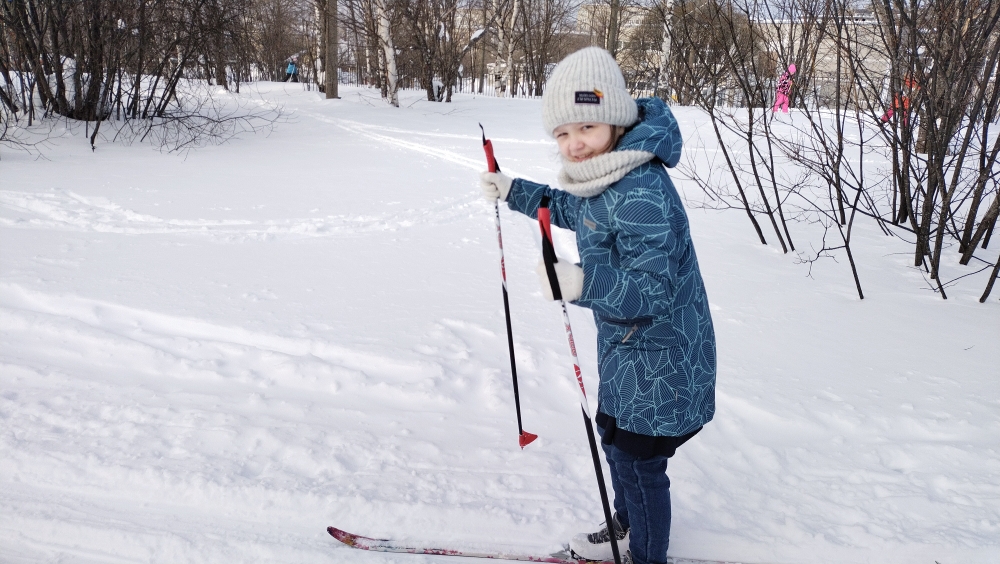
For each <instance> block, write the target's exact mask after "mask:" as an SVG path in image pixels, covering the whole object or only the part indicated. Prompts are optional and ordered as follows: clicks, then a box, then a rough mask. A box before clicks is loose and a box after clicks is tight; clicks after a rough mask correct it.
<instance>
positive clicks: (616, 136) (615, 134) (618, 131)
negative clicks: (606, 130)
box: [601, 125, 625, 154]
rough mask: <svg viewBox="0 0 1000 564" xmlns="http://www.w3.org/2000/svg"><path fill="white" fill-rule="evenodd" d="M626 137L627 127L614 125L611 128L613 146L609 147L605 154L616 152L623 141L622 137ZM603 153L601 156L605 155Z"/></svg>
mask: <svg viewBox="0 0 1000 564" xmlns="http://www.w3.org/2000/svg"><path fill="white" fill-rule="evenodd" d="M624 136H625V126H623V125H612V126H611V145H610V146H609V147H608V149H607V150H606V151H604V153H610V152H611V151H614V150H615V147H617V146H618V142H619V141H621V139H622V137H624ZM604 153H601V154H604Z"/></svg>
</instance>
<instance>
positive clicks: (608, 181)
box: [559, 151, 656, 198]
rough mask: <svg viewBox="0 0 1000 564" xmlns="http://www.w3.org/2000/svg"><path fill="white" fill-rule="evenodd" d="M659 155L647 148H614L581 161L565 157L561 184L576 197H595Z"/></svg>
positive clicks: (560, 177) (560, 175)
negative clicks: (576, 161)
mask: <svg viewBox="0 0 1000 564" xmlns="http://www.w3.org/2000/svg"><path fill="white" fill-rule="evenodd" d="M655 156H656V155H654V154H653V153H649V152H646V151H611V152H610V153H604V154H603V155H597V156H596V157H593V158H590V159H587V160H585V161H583V162H579V163H574V162H570V161H567V160H565V159H563V168H562V170H561V171H559V184H560V185H561V186H562V188H563V190H565V191H567V192H569V193H570V194H573V195H574V196H579V197H581V198H591V197H593V196H596V195H598V194H600V193H601V192H603V191H605V190H606V189H607V188H608V186H611V185H612V184H614V183H615V182H618V181H619V180H621V179H622V178H624V177H625V175H626V174H628V173H629V171H630V170H632V169H633V168H635V167H637V166H639V165H641V164H644V163H647V162H649V161H651V160H653V158H654V157H655Z"/></svg>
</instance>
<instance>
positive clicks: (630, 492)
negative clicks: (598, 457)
mask: <svg viewBox="0 0 1000 564" xmlns="http://www.w3.org/2000/svg"><path fill="white" fill-rule="evenodd" d="M601 446H602V447H604V455H605V458H606V459H607V461H608V466H610V467H611V487H612V488H613V489H614V491H615V511H617V512H618V519H619V521H620V522H621V524H622V525H623V526H626V527H631V531H630V533H629V534H630V535H631V539H630V540H629V546H628V547H624V546H623V547H621V552H622V553H623V554H624V552H625V549H626V548H628V549H630V550H631V551H632V561H633V562H635V564H666V562H667V547H668V546H669V545H670V478H668V477H667V461H668V460H670V459H669V458H667V457H666V456H651V457H649V458H637V457H635V456H633V455H631V454H629V453H627V452H625V451H623V450H621V449H619V448H618V447H616V446H615V445H613V444H611V445H606V444H603V443H602V444H601Z"/></svg>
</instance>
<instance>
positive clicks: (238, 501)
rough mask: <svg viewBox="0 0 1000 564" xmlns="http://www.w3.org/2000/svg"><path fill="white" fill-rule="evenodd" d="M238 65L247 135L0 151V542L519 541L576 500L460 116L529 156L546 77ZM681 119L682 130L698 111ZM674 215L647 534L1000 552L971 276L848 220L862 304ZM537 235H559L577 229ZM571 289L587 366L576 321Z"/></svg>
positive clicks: (847, 548) (180, 546) (563, 402)
mask: <svg viewBox="0 0 1000 564" xmlns="http://www.w3.org/2000/svg"><path fill="white" fill-rule="evenodd" d="M257 88H259V90H260V92H259V93H260V95H262V96H264V97H265V98H266V99H268V100H272V101H275V102H278V103H280V104H282V105H283V106H284V108H285V110H286V115H289V116H291V117H290V119H289V120H288V121H287V122H284V123H281V124H278V126H277V127H276V128H275V130H274V131H273V132H272V133H271V134H270V135H267V136H265V135H257V136H253V135H244V136H243V137H241V138H239V139H235V140H232V141H231V142H229V143H227V144H224V145H221V146H212V147H206V148H202V149H197V150H193V151H190V152H188V153H186V154H180V155H178V154H171V153H165V152H160V151H156V150H154V149H151V148H150V147H149V146H148V145H134V146H122V145H120V144H115V143H112V142H110V141H105V142H103V143H101V142H100V141H99V142H98V144H97V150H96V152H93V153H92V152H91V151H90V148H89V146H88V144H87V142H86V141H85V140H84V139H83V134H82V132H79V131H77V132H69V131H65V130H63V129H57V130H56V133H59V134H60V136H58V137H57V138H55V139H53V140H52V141H51V142H50V143H49V144H48V146H47V147H46V148H45V149H44V150H43V151H44V152H43V157H42V158H36V156H35V155H30V154H27V153H24V152H14V151H11V150H8V149H3V153H2V157H3V160H2V161H0V237H2V239H0V241H2V243H0V244H2V247H0V249H2V260H0V363H2V364H0V418H2V424H0V451H2V453H3V454H2V456H0V561H3V562H5V563H20V562H80V563H98V562H100V563H103V562H358V563H388V562H400V563H407V564H409V563H413V564H416V563H420V562H424V563H437V562H447V561H448V559H447V558H445V557H433V556H411V555H391V554H379V553H366V552H361V551H356V550H353V549H350V548H346V547H343V546H339V545H338V543H336V541H334V540H333V539H332V538H330V537H329V536H328V535H327V534H326V532H325V527H326V526H327V525H336V526H338V527H340V528H343V529H345V530H347V531H351V532H354V533H358V534H362V535H366V536H373V537H391V538H394V539H397V540H402V541H410V542H415V543H423V544H425V545H439V546H445V545H447V546H453V547H459V548H464V549H476V548H489V549H505V550H509V551H513V552H521V553H545V552H548V551H553V550H557V549H558V548H559V547H560V545H561V544H562V543H563V542H566V541H567V539H568V538H569V536H570V535H571V534H573V533H576V532H579V531H586V530H593V529H595V527H596V526H597V525H598V524H599V523H600V522H601V521H602V520H603V517H602V512H601V508H600V503H599V501H598V497H597V488H596V482H595V480H594V476H593V466H592V465H591V462H590V453H589V450H588V447H587V442H586V437H585V434H584V430H583V429H582V428H581V419H580V415H579V409H578V403H577V400H576V395H575V394H576V392H575V391H574V386H575V384H574V381H573V377H572V367H571V364H570V358H569V352H568V350H567V346H566V342H565V335H564V332H563V328H562V324H561V318H560V312H559V307H558V305H556V304H552V303H549V302H546V301H544V300H543V299H542V297H541V292H540V290H539V285H538V281H537V278H536V276H535V274H534V266H535V264H536V262H537V260H538V255H539V253H538V250H537V245H536V242H535V230H536V226H535V225H534V224H533V222H531V221H530V220H527V219H526V218H523V217H521V216H518V215H515V214H513V213H511V212H509V211H508V210H505V209H504V210H501V214H502V222H503V229H504V232H503V236H504V244H505V253H506V260H507V275H508V281H509V290H510V300H511V310H512V315H513V320H514V336H515V340H516V349H517V360H518V375H519V382H520V389H521V394H522V397H521V404H522V409H523V414H524V426H525V429H526V430H528V431H531V432H534V433H537V434H538V435H539V439H538V440H537V441H536V442H535V443H533V444H531V445H529V446H528V447H527V448H526V449H524V450H523V451H522V450H520V449H519V448H518V447H517V436H516V423H515V419H514V407H513V396H512V393H511V384H510V374H509V365H508V358H507V347H506V337H505V328H504V317H503V305H502V298H501V291H500V280H499V265H498V264H497V263H498V252H497V249H496V238H495V233H494V227H493V220H492V208H491V206H489V205H488V204H487V203H485V202H483V201H482V200H481V198H480V197H479V195H478V183H477V172H478V171H479V170H481V169H482V168H483V163H484V160H483V154H482V148H481V144H480V138H479V128H478V126H477V123H478V122H482V123H483V125H484V126H485V128H486V133H487V135H489V136H491V137H492V139H493V142H494V146H495V148H496V152H497V158H498V159H499V161H500V164H501V166H502V167H503V169H504V171H505V172H508V173H511V174H516V175H523V176H527V177H530V178H532V179H535V180H538V181H543V182H553V181H554V180H555V174H556V172H557V169H558V165H557V159H556V151H555V147H554V145H553V144H552V142H551V141H550V140H548V139H547V138H546V136H545V135H544V134H543V132H542V131H541V127H540V119H539V117H540V107H539V102H538V101H537V100H523V99H516V100H507V99H496V98H492V97H473V96H469V95H462V94H456V95H455V102H454V103H452V104H438V103H430V102H426V101H421V98H422V97H423V96H424V94H423V93H422V92H411V91H406V92H401V101H400V102H401V108H399V109H397V108H390V107H388V106H386V105H385V104H384V103H383V102H381V101H380V100H379V99H378V93H377V91H372V90H367V89H357V88H351V87H347V86H342V87H341V88H342V90H341V94H342V96H343V99H342V100H340V101H327V100H323V99H321V98H320V97H318V96H317V95H316V94H315V93H310V92H305V91H302V90H301V89H300V87H299V86H297V85H289V84H269V83H263V84H260V85H258V86H257ZM677 115H678V118H679V120H680V122H681V127H682V131H683V132H684V133H685V135H690V136H694V135H696V133H694V132H696V131H699V130H704V129H705V128H706V124H705V123H704V120H703V118H702V117H700V114H699V113H698V112H697V111H695V110H693V109H686V108H680V109H678V110H677ZM102 131H103V130H102ZM690 146H696V144H694V143H691V145H690ZM705 151H707V150H705ZM698 158H705V159H707V157H698V156H697V154H695V159H698ZM704 162H708V161H707V160H705V161H704ZM679 184H680V185H681V187H682V188H683V189H684V190H686V191H688V192H689V193H688V196H689V197H690V198H691V199H692V201H694V200H697V199H698V198H699V194H698V193H696V190H697V189H695V188H693V186H691V185H689V184H687V183H684V182H679ZM689 213H690V218H691V224H692V231H693V237H694V240H695V244H696V247H697V251H698V254H699V260H700V262H701V268H702V272H703V275H704V278H705V281H706V284H707V287H708V291H709V297H710V299H711V302H712V308H713V315H714V320H715V327H716V331H717V334H718V340H719V379H718V412H717V415H716V419H715V420H714V421H713V422H711V423H710V424H709V425H708V426H706V427H705V429H704V430H703V431H702V432H701V433H700V434H699V435H698V436H697V437H696V438H695V439H694V440H692V441H691V442H690V443H688V444H686V445H685V446H684V447H682V448H681V449H680V450H679V451H678V454H677V455H676V456H675V457H674V458H673V459H672V460H671V463H670V469H669V474H670V478H671V481H672V483H673V488H672V492H673V508H674V517H673V528H672V541H671V552H670V553H671V555H672V556H674V557H686V558H705V559H725V560H731V561H739V562H744V563H789V564H792V563H803V564H804V563H827V562H830V563H841V562H842V563H848V562H850V563H869V562H871V563H875V562H878V563H880V564H896V563H899V564H902V563H904V562H906V563H910V562H927V563H931V562H939V563H940V564H952V563H954V564H976V563H995V562H997V561H1000V440H998V437H1000V400H998V398H1000V394H998V392H1000V388H998V384H997V366H998V360H1000V353H998V347H997V343H998V342H1000V340H998V337H1000V321H998V320H1000V316H998V308H1000V304H998V300H997V299H996V296H994V297H993V298H991V299H990V300H989V301H988V302H987V303H985V304H979V303H977V299H978V296H979V295H980V293H981V292H982V288H983V287H984V286H985V276H986V274H985V273H982V274H979V275H976V276H970V277H969V278H966V279H963V280H962V281H961V283H960V284H959V285H957V286H954V287H952V288H950V289H949V299H948V300H947V301H945V300H942V299H940V297H938V296H937V295H936V294H934V293H933V292H931V291H929V290H928V289H927V282H926V281H925V280H924V278H923V277H922V276H921V275H920V274H919V273H918V272H916V271H915V270H913V269H912V268H908V267H907V265H908V263H909V261H910V260H911V259H910V255H909V247H908V246H907V245H906V244H904V243H903V242H901V241H899V240H896V239H890V238H886V237H884V236H882V235H881V234H880V232H879V231H878V230H877V229H875V228H874V227H872V226H870V225H867V226H861V227H860V228H858V229H857V230H856V233H855V245H856V246H855V252H856V255H857V256H856V258H857V260H858V262H859V269H860V275H861V279H862V283H864V284H865V290H866V297H867V299H865V300H863V301H861V300H858V299H857V295H856V292H855V290H854V286H853V280H852V279H851V275H850V271H849V269H848V267H847V265H846V262H844V261H842V262H841V263H840V264H838V263H835V262H833V261H823V262H820V263H818V264H817V265H816V266H815V267H814V268H813V271H812V277H809V276H807V272H808V269H807V267H805V266H803V265H801V264H796V262H795V260H794V257H793V256H791V255H782V254H781V253H780V250H779V249H776V248H775V247H774V246H762V245H760V244H759V243H757V242H756V237H755V235H754V233H753V231H752V228H751V227H750V224H749V222H748V221H747V219H746V216H745V215H744V214H742V213H740V212H720V211H711V210H705V209H700V208H692V209H691V210H690V211H689ZM793 229H800V230H803V229H806V227H805V226H798V227H794V226H793ZM799 233H800V237H799V239H804V238H805V235H804V234H802V233H803V232H802V231H799ZM556 243H557V246H558V249H557V250H558V251H559V253H560V254H561V255H564V256H567V257H572V256H573V255H574V250H573V239H572V235H571V234H569V233H567V232H557V241H556ZM992 252H993V253H994V254H995V250H994V251H992ZM951 254H952V255H955V254H956V253H954V252H952V253H951ZM949 264H950V265H951V266H954V267H955V268H956V269H957V268H958V267H957V257H954V260H952V261H951V263H949ZM570 315H571V317H572V322H573V329H574V333H575V336H576V340H577V344H578V348H579V352H580V357H581V362H582V368H583V371H584V377H585V381H586V383H587V386H588V389H589V390H591V392H592V393H591V395H592V396H593V395H594V393H593V392H594V391H595V390H596V371H595V355H596V353H595V351H594V346H593V343H594V339H595V334H594V327H593V322H592V320H591V319H590V318H589V314H588V312H587V311H586V310H582V309H579V308H576V307H571V312H570ZM592 408H596V406H594V405H592Z"/></svg>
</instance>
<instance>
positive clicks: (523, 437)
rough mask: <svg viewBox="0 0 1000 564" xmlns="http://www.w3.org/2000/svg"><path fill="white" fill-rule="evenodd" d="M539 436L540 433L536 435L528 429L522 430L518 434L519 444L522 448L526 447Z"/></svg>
mask: <svg viewBox="0 0 1000 564" xmlns="http://www.w3.org/2000/svg"><path fill="white" fill-rule="evenodd" d="M537 438H538V435H536V434H534V433H529V432H527V431H521V434H520V435H518V436H517V444H519V445H521V448H524V447H526V446H528V445H530V444H531V441H534V440H535V439H537Z"/></svg>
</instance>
